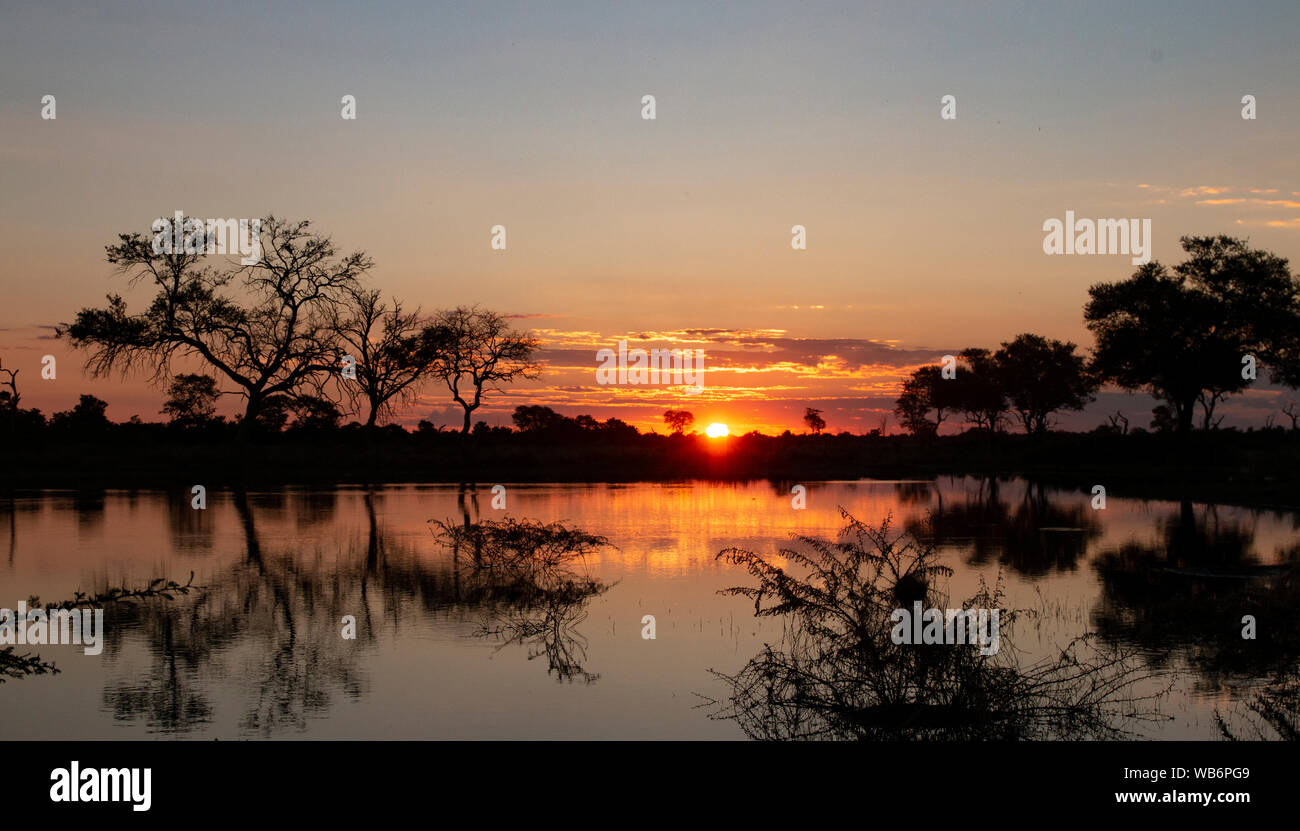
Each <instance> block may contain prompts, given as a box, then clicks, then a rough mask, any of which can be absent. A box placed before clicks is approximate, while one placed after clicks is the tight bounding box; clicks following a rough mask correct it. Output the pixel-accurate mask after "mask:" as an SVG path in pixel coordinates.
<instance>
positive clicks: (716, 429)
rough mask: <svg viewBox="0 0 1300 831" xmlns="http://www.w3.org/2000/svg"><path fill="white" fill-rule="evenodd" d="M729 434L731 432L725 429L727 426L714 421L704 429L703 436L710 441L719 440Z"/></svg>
mask: <svg viewBox="0 0 1300 831" xmlns="http://www.w3.org/2000/svg"><path fill="white" fill-rule="evenodd" d="M730 432H731V431H730V430H728V429H727V425H725V424H723V423H722V422H720V421H715V422H713V423H712V424H710V425H709V426H708V427H706V428H705V429H704V435H706V436H708V437H709V438H711V439H720V438H722V437H723V436H725V435H727V434H728V433H730Z"/></svg>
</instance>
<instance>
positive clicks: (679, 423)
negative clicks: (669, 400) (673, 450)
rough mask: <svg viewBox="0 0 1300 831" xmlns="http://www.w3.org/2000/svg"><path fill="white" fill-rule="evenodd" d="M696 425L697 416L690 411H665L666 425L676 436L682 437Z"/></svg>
mask: <svg viewBox="0 0 1300 831" xmlns="http://www.w3.org/2000/svg"><path fill="white" fill-rule="evenodd" d="M694 423H695V414H694V413H692V412H690V411H689V410H664V424H667V425H668V429H669V430H671V431H672V432H673V435H674V436H680V435H681V434H682V433H684V432H685V431H686V428H687V427H690V426H691V425H692V424H694Z"/></svg>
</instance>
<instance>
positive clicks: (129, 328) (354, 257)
mask: <svg viewBox="0 0 1300 831" xmlns="http://www.w3.org/2000/svg"><path fill="white" fill-rule="evenodd" d="M309 225H310V223H308V222H306V221H303V222H289V221H286V220H282V219H277V218H276V217H274V216H270V217H267V218H266V219H265V220H264V221H263V222H262V228H261V257H260V259H259V260H258V261H257V262H256V263H253V264H252V265H247V266H240V267H237V268H226V269H220V270H219V269H214V268H201V267H200V266H199V260H200V256H201V254H198V253H186V252H185V251H184V250H183V249H180V248H178V249H176V250H173V251H172V252H170V253H167V252H159V251H156V250H155V249H154V246H153V241H152V238H151V237H149V236H146V235H143V234H139V233H131V234H120V235H119V236H118V242H117V244H115V245H110V246H107V251H108V261H109V262H110V263H112V264H113V265H115V266H117V268H118V271H119V272H120V273H123V274H125V275H127V276H128V277H129V279H130V282H131V283H132V284H135V283H138V282H149V283H152V285H153V287H154V289H155V290H156V293H155V295H154V298H153V300H152V302H151V303H150V305H149V306H148V307H147V308H146V309H145V310H144V311H143V312H140V313H135V314H133V313H131V312H129V311H128V310H127V306H126V302H125V301H124V300H123V299H122V298H121V296H120V295H116V294H113V295H109V297H108V305H107V306H105V307H102V308H93V309H92V308H87V309H82V310H81V311H80V312H78V313H77V317H76V319H75V320H74V321H73V322H72V323H71V324H64V325H63V326H61V327H60V330H59V332H60V335H61V336H62V335H67V336H68V337H69V338H70V339H71V342H72V344H73V346H74V347H77V348H79V349H85V350H87V351H88V353H89V356H88V358H87V361H86V368H87V369H88V370H90V371H91V372H92V374H94V375H97V376H98V375H103V374H106V373H109V372H112V371H119V372H122V373H123V374H125V373H127V372H130V371H132V370H141V369H142V370H145V371H148V372H150V373H151V374H152V377H153V379H154V380H155V381H161V380H162V379H163V378H165V377H167V376H168V375H170V367H171V365H172V363H173V362H174V361H175V360H176V359H178V358H180V359H187V360H193V359H198V360H201V361H202V362H204V363H206V364H207V365H208V366H209V367H211V368H212V369H213V370H214V371H215V374H216V375H217V376H218V377H219V378H223V379H225V380H226V381H229V382H230V383H232V384H233V385H234V386H235V387H236V388H237V391H238V393H239V394H240V395H241V396H243V398H244V400H245V408H244V415H243V418H242V419H241V421H240V424H239V430H238V433H237V436H238V439H239V440H240V441H242V440H243V439H245V438H246V437H247V436H248V435H249V433H250V432H251V430H252V428H253V425H254V423H255V422H256V420H257V415H258V412H259V411H260V410H261V408H262V407H263V405H264V404H265V403H266V401H267V400H268V399H270V398H273V397H276V396H287V397H290V398H296V397H298V396H301V395H310V394H312V393H319V391H320V389H321V386H322V385H323V384H324V383H325V381H326V379H328V377H329V375H330V374H331V373H333V372H335V371H336V369H337V357H338V348H337V342H336V338H335V336H334V333H333V329H332V328H331V326H330V324H331V321H332V320H333V318H334V314H333V312H334V309H335V308H336V307H337V306H338V305H339V304H341V303H344V302H346V300H347V298H348V297H349V296H350V294H351V292H353V291H355V290H356V289H357V288H358V286H359V280H360V278H361V277H363V276H364V275H365V273H366V272H367V271H368V270H369V269H370V268H371V266H372V262H371V260H370V259H369V258H368V257H367V256H366V255H365V254H363V253H361V252H355V253H352V254H349V255H347V256H346V257H338V256H336V254H335V250H334V244H333V242H332V241H331V240H330V239H329V238H328V237H326V236H321V235H319V234H314V233H312V232H311V231H310V230H309ZM199 250H200V251H202V250H203V247H202V246H200V248H199Z"/></svg>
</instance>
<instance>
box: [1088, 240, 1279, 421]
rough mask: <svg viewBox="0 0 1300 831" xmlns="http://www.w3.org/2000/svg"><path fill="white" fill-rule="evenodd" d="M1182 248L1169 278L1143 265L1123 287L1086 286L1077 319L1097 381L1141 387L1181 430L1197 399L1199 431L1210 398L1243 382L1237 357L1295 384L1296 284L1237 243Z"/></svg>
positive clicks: (1267, 256)
mask: <svg viewBox="0 0 1300 831" xmlns="http://www.w3.org/2000/svg"><path fill="white" fill-rule="evenodd" d="M1181 243H1182V247H1183V251H1184V252H1186V254H1187V259H1186V260H1185V261H1184V262H1182V263H1181V264H1179V265H1177V266H1175V267H1174V269H1173V273H1170V271H1169V270H1168V269H1166V268H1165V267H1164V266H1163V265H1161V264H1160V263H1158V262H1150V263H1147V264H1145V265H1143V266H1141V267H1140V268H1139V269H1138V270H1137V271H1136V272H1134V274H1133V275H1132V276H1131V277H1130V278H1129V279H1128V280H1126V281H1123V282H1119V283H1099V284H1097V285H1094V286H1092V287H1091V288H1089V289H1088V294H1089V296H1090V298H1091V299H1090V300H1089V301H1088V305H1087V306H1086V307H1085V308H1084V319H1085V320H1086V321H1087V324H1088V328H1089V329H1091V330H1092V331H1093V333H1094V334H1095V335H1096V337H1097V346H1096V350H1095V352H1094V357H1093V367H1094V370H1095V371H1096V372H1097V373H1098V375H1099V376H1100V377H1101V378H1103V379H1104V380H1107V381H1112V382H1114V383H1115V384H1117V385H1118V386H1120V387H1122V388H1124V389H1129V390H1132V389H1139V388H1142V389H1146V390H1148V391H1149V392H1150V393H1151V394H1152V395H1154V396H1155V397H1157V398H1159V399H1161V400H1163V401H1164V402H1166V404H1167V405H1168V407H1169V410H1170V412H1171V414H1172V417H1173V420H1174V424H1175V425H1176V427H1177V429H1178V430H1179V431H1180V432H1186V431H1187V430H1190V429H1191V426H1192V419H1193V417H1194V415H1195V407H1196V405H1197V404H1198V403H1199V404H1200V405H1201V408H1202V411H1203V413H1204V422H1203V424H1204V426H1205V427H1207V428H1208V427H1210V426H1212V425H1213V424H1215V423H1216V422H1215V421H1214V408H1215V406H1216V405H1217V404H1218V402H1220V401H1221V400H1223V399H1224V398H1226V397H1227V396H1229V395H1231V394H1233V393H1236V392H1240V391H1241V390H1243V389H1245V388H1246V387H1247V386H1249V385H1250V383H1251V382H1252V381H1253V379H1252V378H1250V377H1248V376H1247V374H1246V373H1245V372H1243V369H1242V367H1243V359H1244V358H1246V356H1254V358H1255V360H1256V361H1258V362H1259V363H1260V364H1264V365H1267V366H1269V367H1270V369H1271V370H1272V375H1273V378H1274V380H1276V381H1281V382H1283V383H1286V384H1289V385H1295V384H1297V383H1300V348H1298V347H1297V339H1298V338H1300V336H1298V335H1297V332H1298V331H1300V281H1297V279H1296V278H1295V277H1293V276H1292V275H1291V272H1290V269H1289V266H1288V263H1287V260H1286V259H1285V258H1283V257H1278V256H1276V255H1275V254H1271V253H1269V252H1267V251H1260V250H1256V249H1251V248H1249V247H1248V246H1247V245H1246V241H1245V240H1240V239H1234V238H1232V237H1227V236H1217V237H1183V238H1182V239H1181Z"/></svg>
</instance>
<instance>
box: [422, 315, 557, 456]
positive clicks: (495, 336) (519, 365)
mask: <svg viewBox="0 0 1300 831" xmlns="http://www.w3.org/2000/svg"><path fill="white" fill-rule="evenodd" d="M434 325H435V326H438V327H441V328H442V330H443V333H442V334H440V335H439V336H438V337H439V338H440V339H442V340H443V342H444V345H445V348H444V349H443V350H441V352H440V354H439V355H438V356H437V358H436V360H435V361H434V364H433V370H432V371H433V375H434V376H436V377H438V378H440V379H442V381H443V382H444V383H446V385H447V389H448V390H450V391H451V397H452V399H453V400H454V401H455V402H456V403H457V404H459V405H460V406H461V408H462V409H464V411H465V421H464V426H463V427H462V429H461V432H462V433H469V430H470V417H471V416H472V415H473V413H474V411H475V410H477V409H478V408H479V406H480V405H481V404H482V403H483V394H484V393H486V392H495V391H499V390H500V387H498V386H497V384H500V383H509V382H510V381H513V380H515V379H516V378H536V377H537V375H538V373H539V372H540V371H541V367H539V366H538V365H537V364H536V363H535V362H534V361H533V353H534V352H536V351H537V347H538V341H537V339H536V338H534V337H531V336H530V335H527V334H521V333H519V332H516V331H514V330H513V329H511V328H510V324H509V322H508V321H507V319H506V318H505V317H503V316H502V315H499V314H497V313H496V312H492V311H488V310H486V309H479V308H477V307H472V308H471V307H466V306H459V307H457V308H455V309H452V310H450V311H445V312H439V313H438V315H437V318H436V319H435V322H434Z"/></svg>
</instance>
